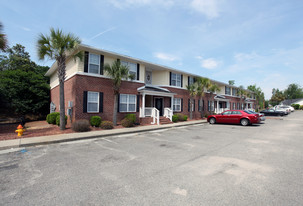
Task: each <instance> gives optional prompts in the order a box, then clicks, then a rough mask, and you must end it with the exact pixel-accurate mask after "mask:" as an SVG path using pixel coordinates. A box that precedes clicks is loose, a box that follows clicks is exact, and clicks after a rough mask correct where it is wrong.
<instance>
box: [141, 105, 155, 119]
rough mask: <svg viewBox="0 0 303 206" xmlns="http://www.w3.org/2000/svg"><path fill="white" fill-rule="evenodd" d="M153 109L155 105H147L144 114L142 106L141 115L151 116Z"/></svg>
mask: <svg viewBox="0 0 303 206" xmlns="http://www.w3.org/2000/svg"><path fill="white" fill-rule="evenodd" d="M152 110H153V107H145V110H144V115H143V108H142V107H140V117H151V116H152Z"/></svg>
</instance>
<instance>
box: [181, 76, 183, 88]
mask: <svg viewBox="0 0 303 206" xmlns="http://www.w3.org/2000/svg"><path fill="white" fill-rule="evenodd" d="M181 87H183V75H182V74H181Z"/></svg>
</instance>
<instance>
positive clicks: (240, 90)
mask: <svg viewBox="0 0 303 206" xmlns="http://www.w3.org/2000/svg"><path fill="white" fill-rule="evenodd" d="M237 95H238V96H240V103H241V109H243V106H242V105H243V103H244V101H245V99H246V96H247V92H246V90H245V89H244V87H243V86H242V85H240V86H239V88H238V91H237Z"/></svg>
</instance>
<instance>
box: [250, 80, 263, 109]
mask: <svg viewBox="0 0 303 206" xmlns="http://www.w3.org/2000/svg"><path fill="white" fill-rule="evenodd" d="M247 89H248V90H250V91H252V92H254V94H255V97H256V103H257V110H259V109H263V108H264V100H265V99H264V98H265V97H264V93H263V92H262V89H261V88H260V87H257V86H256V85H255V84H254V85H249V86H248V87H247Z"/></svg>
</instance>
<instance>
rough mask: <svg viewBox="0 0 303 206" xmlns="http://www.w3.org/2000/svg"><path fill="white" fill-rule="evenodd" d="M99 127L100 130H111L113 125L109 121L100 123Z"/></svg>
mask: <svg viewBox="0 0 303 206" xmlns="http://www.w3.org/2000/svg"><path fill="white" fill-rule="evenodd" d="M100 127H101V128H102V129H113V128H114V124H113V123H112V122H111V121H102V122H101V124H100Z"/></svg>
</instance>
